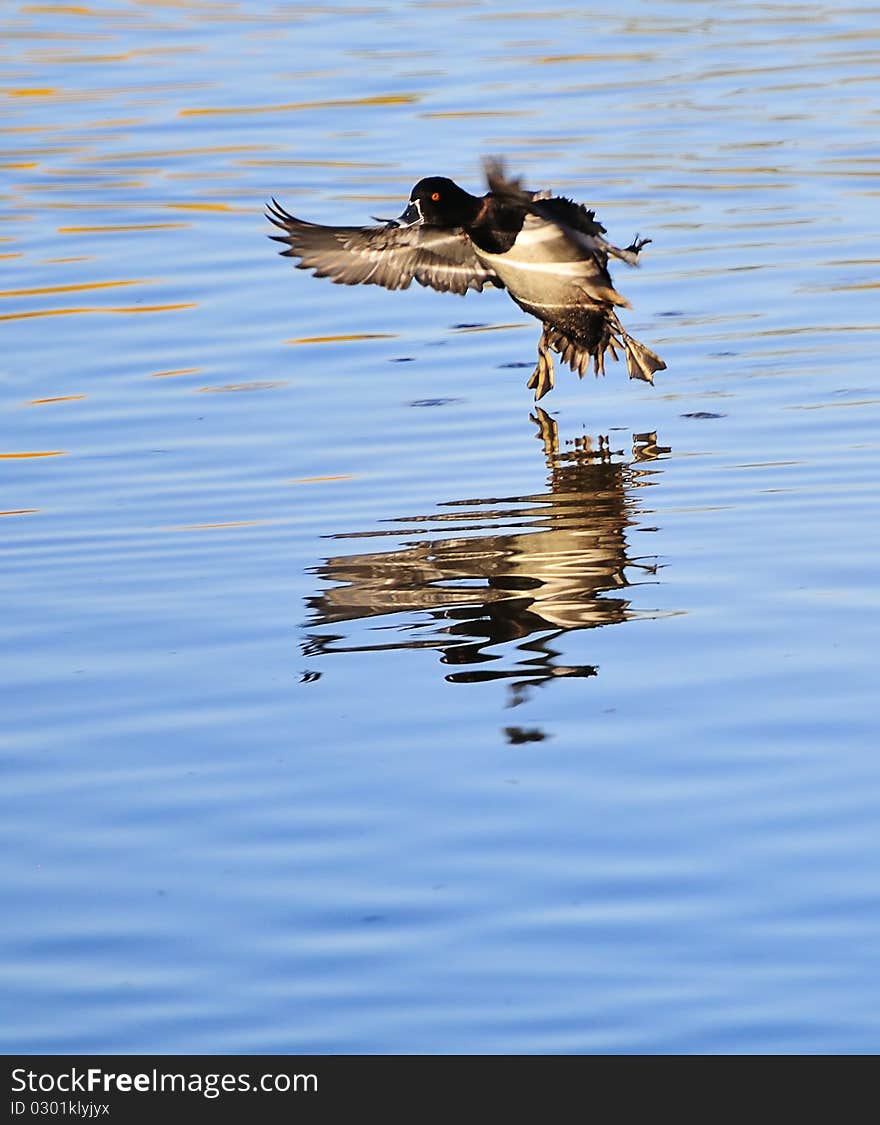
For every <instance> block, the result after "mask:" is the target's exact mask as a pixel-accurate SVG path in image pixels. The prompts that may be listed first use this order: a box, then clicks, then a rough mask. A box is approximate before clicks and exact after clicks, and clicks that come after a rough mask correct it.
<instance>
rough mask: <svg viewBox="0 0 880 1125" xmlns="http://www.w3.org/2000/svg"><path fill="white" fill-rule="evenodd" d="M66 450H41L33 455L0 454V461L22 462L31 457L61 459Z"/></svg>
mask: <svg viewBox="0 0 880 1125" xmlns="http://www.w3.org/2000/svg"><path fill="white" fill-rule="evenodd" d="M66 453H67V450H66V449H43V450H40V451H39V452H34V453H0V461H22V460H25V459H28V458H31V457H63V456H64V455H65V454H66Z"/></svg>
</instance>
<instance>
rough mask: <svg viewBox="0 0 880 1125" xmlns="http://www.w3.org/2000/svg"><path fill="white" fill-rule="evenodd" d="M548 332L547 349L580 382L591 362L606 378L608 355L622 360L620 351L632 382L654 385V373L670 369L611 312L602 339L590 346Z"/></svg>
mask: <svg viewBox="0 0 880 1125" xmlns="http://www.w3.org/2000/svg"><path fill="white" fill-rule="evenodd" d="M544 332H545V335H544V337H542V340H543V341H545V342H546V346H547V347H549V348H551V349H552V350H553V351H554V352H556V353H557V354H558V355H559V357H560V359H561V360H562V362H563V363H566V364H568V366H569V367H570V368H571V370H572V371H576V372H577V374H578V378H580V379H583V377H584V375H585V374H586V373H587V371H588V369H589V367H590V362H591V361H592V366H593V372H594V374H595V375H596V376H597V377H598V376H599V375H604V374H605V353H606V352H610V353H611V358H612V359H614V360H617V359H619V358H620V357H619V356H618V354H617V353H618V350H619V351H622V352H623V354H624V356H625V358H626V370H627V374H628V375H629V377H630V379H642V380H643V381H644V382H646V383H653V382H654V372H655V371H665V370H666V364H665V363H664V362H663V360H662V359H661V358H660V356H659V355H657V354H656V352H652V351H651V349H650V348H647V347H645V345H644V344H641V343H639V341H638V340H634V339H633V338H632V336H630V335H629V334H628V333H627V332H625V331H624V329H623V327H622V325H621V323H620V321H619V320H618V319H617V317H616V316H615V315H614V314H613V313H611V312H610V310H609V315H608V317H607V319H606V320H605V322H604V325H603V330H602V332H601V335H600V337H599V339H598V340H597V341H596V342H595V343H594V344H592V345H591V346H589V347H588V346H586V345H585V344H583V343H581V342H580V341H578V340H577V339H572V338H571V337H570V336H567V335H566V334H565V333H564V332H560V331H559V329H558V328H554V327H552V326H551V325H545V326H544ZM550 386H552V383H551V384H550ZM548 389H549V388H548Z"/></svg>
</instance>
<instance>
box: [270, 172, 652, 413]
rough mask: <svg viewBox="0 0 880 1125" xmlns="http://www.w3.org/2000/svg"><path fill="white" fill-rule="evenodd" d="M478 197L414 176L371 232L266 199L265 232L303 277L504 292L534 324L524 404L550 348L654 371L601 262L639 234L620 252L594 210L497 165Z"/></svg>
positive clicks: (550, 373)
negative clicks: (391, 215)
mask: <svg viewBox="0 0 880 1125" xmlns="http://www.w3.org/2000/svg"><path fill="white" fill-rule="evenodd" d="M484 169H485V175H486V184H487V188H488V190H487V191H486V192H485V193H484V194H483V195H471V194H470V193H469V192H467V191H465V190H464V188H462V187H460V186H459V185H458V184H457V183H455V181H454V180H451V179H448V178H447V177H445V176H428V177H426V178H424V179H421V180H419V182H418V183H417V184H416V185H415V187H414V188H413V189H412V192H411V193H410V197H409V201H408V203H407V205H406V207H405V208H404V210H403V213H402V214H401V215H400V216H399V217H398V218H396V219H380V218H376V217H375V216H374V222H375V223H377V224H379V225H377V226H348V227H334V226H321V225H320V224H317V223H310V222H306V221H305V220H303V219H298V218H296V217H295V216H294V215H291V214H289V213H288V212H287V211H285V209H284V208H283V207H282V206H281V204H280V203H278V201H277V200H276V199H274V198H273V199H272V201H271V203H269V204H268V205H267V209H266V217H267V218H268V219H269V221H270V222H271V223H272V224H274V226H275V227H276V228H277V229H278V230H280V231H281V232H282V233H281V234H272V235H270V237H271V238H273V239H274V240H275V241H277V242H281V243H284V244H285V246H286V249H284V250H282V251H280V253H281V254H282V255H283V256H285V257H288V258H293V259H296V260H297V269H303V270H311V271H312V272H313V274H314V276H316V277H327V278H329V279H330V280H331V281H334V282H336V283H337V284H340V285H381V286H383V287H384V288H386V289H407V288H408V287H409V286H410V285H411V284H412V282H413V281H415V282H417V283H418V284H419V285H423V286H426V287H428V288H431V289H436V290H439V291H441V292H448V293H458V294H461V295H464V294H466V293H468V291H469V290H476V291H477V292H482V291H483V289H484V288H485V287H486V286H489V287H494V288H498V289H506V290H507V293H508V295H509V296H510V297H511V298H512V299H513V301H515V302H516V304H517V305H519V307H520V308H521V309H522V310H523V311H524V312H526V313H529V314H530V315H531V316H533V317H535V318H536V319H537V320H539V321H540V322H541V324H542V328H543V330H542V333H541V337H540V339H539V341H538V360H537V364H536V366H535V369H534V371H533V372H532V375H531V377H530V378H529V380H528V383H527V386H528V387H529V389H530V390H534V392H535V401H538V400H539V399H541V398H543V396H544V395H545V394H547V393H548V391H550V390H551V389H552V388H553V385H554V381H555V377H554V368H553V353H556V354H557V355H559V356H560V357H561V359H562V362H563V363H566V364H568V366H569V367H570V368H571V369H572V370H573V371H575V372H577V374H578V376H579V377H580V378H583V376H584V374H585V372H586V371H587V370H588V368H589V366H590V363H591V362H592V366H593V371H594V372H595V374H596V375H597V376H599V375H604V374H605V355H606V353H610V354H611V356H612V357H613V358H614V359H615V360H618V358H619V356H618V351H620V352H622V353H623V355H624V357H625V360H626V368H627V373H628V375H629V377H630V379H641V380H643V381H645V382H648V383H653V381H654V373H655V372H656V371H663V370H665V369H666V364H665V363H664V362H663V360H662V359H661V358H660V357H659V356H658V355H657V354H656V353H655V352H653V351H651V349H650V348H648V347H646V346H645V345H644V344H642V343H639V341H638V340H635V339H634V338H633V337H632V336H630V335H629V334H628V333H627V332H626V330H625V329H624V327H623V325H622V324H621V323H620V320H619V318H618V316H617V312H616V310H617V309H619V308H630V307H631V306H630V303H629V301H628V300H627V299H626V298H625V297H624V296H622V295H621V294H620V293H619V292H618V291H617V290H616V289H615V288H614V285H613V283H612V280H611V275H610V273H609V271H608V262H609V259H611V258H614V259H617V260H619V261H622V262H624V263H625V264H626V265H628V266H637V265H638V264H639V255H640V253H641V251H642V249H643V248H644V247H645V246H647V245H648V243H649V242H650V241H651V239H648V238H640V237H639V235H636V236H635V237H634V238H633V240H632V242H631V243H630V244H629V245H628V246H626V247H624V248H623V249H621V248H619V247H617V246H614V245H613V244H612V243H610V242H608V241H607V240H606V238H605V234H606V233H607V232H606V229H605V227H604V226H603V225H602V224H601V223H600V222H599V221H598V220H597V219H596V215H595V212H594V211H593V210H591V209H589V208H588V207H587V206H586V205H585V204H583V203H576V202H574V201H573V200H571V199H568V198H567V197H564V196H556V195H553V194H552V193H551V192H549V191H530V190H528V189H526V188H524V187H523V186H522V181H521V180H520V179H519V178H514V177H511V176H510V175H508V173H507V172H506V170H505V167H504V163H503V161H502V160H500V159H498V158H490V159H487V160H485V161H484Z"/></svg>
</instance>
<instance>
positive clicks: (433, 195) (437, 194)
mask: <svg viewBox="0 0 880 1125" xmlns="http://www.w3.org/2000/svg"><path fill="white" fill-rule="evenodd" d="M431 198H432V199H433V200H434V202H435V203H436V202H437V200H438V199H439V198H440V192H439V191H433V192H431Z"/></svg>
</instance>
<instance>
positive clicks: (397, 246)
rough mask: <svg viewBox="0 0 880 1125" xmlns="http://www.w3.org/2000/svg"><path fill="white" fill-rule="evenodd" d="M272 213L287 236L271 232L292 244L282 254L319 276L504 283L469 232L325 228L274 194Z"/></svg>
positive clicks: (459, 284)
mask: <svg viewBox="0 0 880 1125" xmlns="http://www.w3.org/2000/svg"><path fill="white" fill-rule="evenodd" d="M266 218H267V219H269V221H270V222H272V223H274V225H275V226H276V227H278V229H279V230H282V231H284V233H283V234H281V235H270V237H271V238H274V239H275V241H276V242H283V243H286V245H287V247H288V248H287V249H286V250H282V251H281V253H282V254H283V255H285V256H286V257H288V258H299V259H300V261H299V262H298V263H297V269H307V270H314V271H315V276H316V277H329V278H330V279H331V280H332V281H335V282H337V283H338V284H340V285H383V286H384V287H385V288H386V289H407V288H409V285H410V283H411V282H412V281H413V280H415V281H417V282H418V283H419V285H424V286H427V287H429V288H431V289H439V290H441V291H444V292H449V293H466V292H467V291H468V289H477V290H482V288H483V286H484V285H495V286H497V287H499V288H503V284H502V282H501V281H500V279H499V278H498V277H497V276H496V275H495V273H494V272H493V271H492V270H491V269H489V268H487V267H486V266H484V265H482V264H481V263H480V261H479V259H478V258H477V256H476V254H475V253H474V249H473V244H472V243H471V240H470V239H469V238H468V236H467V235H466V234H465V233H464V231H462V230H460V229H457V230H447V229H444V228H441V227H431V226H426V225H420V226H412V227H397V226H393V225H390V224H389V225H387V226H381V227H324V226H319V225H317V224H316V223H307V222H304V221H303V220H302V219H297V218H294V216H293V215H289V214H288V213H287V212H286V211H285V210H284V208H283V207H281V205H280V204H279V203H277V202H276V201H275V200H274V199H273V200H272V202H271V204H269V205H268V207H267V210H266Z"/></svg>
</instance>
